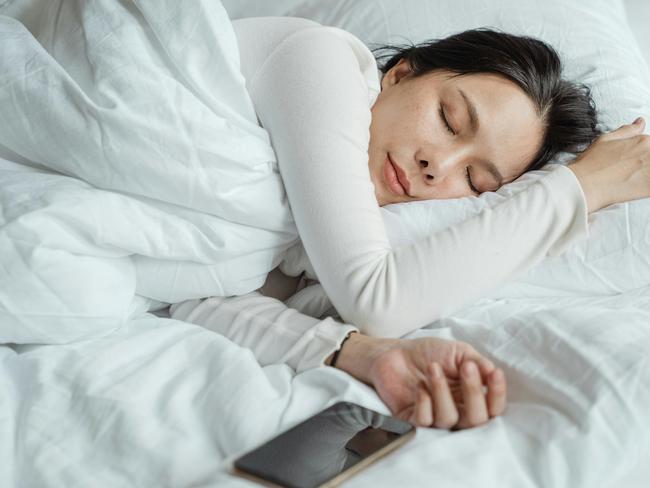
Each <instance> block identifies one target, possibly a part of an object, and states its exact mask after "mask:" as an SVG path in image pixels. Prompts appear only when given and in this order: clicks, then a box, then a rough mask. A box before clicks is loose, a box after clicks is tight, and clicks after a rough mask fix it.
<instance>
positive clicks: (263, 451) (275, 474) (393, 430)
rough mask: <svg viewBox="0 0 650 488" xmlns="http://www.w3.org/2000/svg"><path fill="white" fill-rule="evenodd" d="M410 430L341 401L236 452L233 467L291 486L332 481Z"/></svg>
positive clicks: (411, 429) (388, 447)
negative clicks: (251, 447)
mask: <svg viewBox="0 0 650 488" xmlns="http://www.w3.org/2000/svg"><path fill="white" fill-rule="evenodd" d="M413 432H414V427H413V426H412V425H411V424H409V423H407V422H404V421H402V420H400V419H398V418H395V417H389V416H387V415H382V414H380V413H377V412H375V411H373V410H369V409H367V408H365V407H362V406H360V405H356V404H354V403H349V402H340V403H336V404H335V405H332V406H331V407H329V408H327V409H326V410H323V411H322V412H320V413H318V414H316V415H314V416H313V417H311V418H309V419H307V420H305V421H304V422H302V423H300V424H298V425H296V426H295V427H293V428H292V429H290V430H288V431H286V432H284V433H282V434H280V435H278V436H277V437H274V438H273V439H271V440H270V441H268V442H267V443H266V444H263V445H262V446H260V447H258V448H257V449H255V450H253V451H251V452H249V453H248V454H245V455H244V456H242V457H240V458H239V459H237V460H236V461H235V467H236V468H237V469H239V470H241V471H244V472H246V473H249V474H252V475H254V476H255V477H258V478H262V479H265V480H268V481H271V482H273V483H276V484H279V485H283V486H287V487H290V488H294V487H296V488H298V487H300V488H310V487H318V486H322V485H323V484H324V483H327V482H328V481H329V482H331V483H332V484H334V483H335V481H336V479H337V478H340V480H341V481H342V480H343V479H344V478H345V477H347V476H344V474H352V473H353V472H356V471H358V470H359V469H361V468H362V467H363V466H365V465H367V464H370V463H371V462H372V461H374V459H376V458H378V457H380V456H381V455H383V454H384V453H386V452H389V451H390V450H392V449H393V448H395V447H397V446H398V445H400V444H401V443H402V442H403V441H404V440H406V439H407V438H408V437H410V434H412V433H413ZM328 484H329V483H328Z"/></svg>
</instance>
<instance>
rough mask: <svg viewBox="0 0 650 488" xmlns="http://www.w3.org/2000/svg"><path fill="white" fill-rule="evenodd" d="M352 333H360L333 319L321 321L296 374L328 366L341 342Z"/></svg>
mask: <svg viewBox="0 0 650 488" xmlns="http://www.w3.org/2000/svg"><path fill="white" fill-rule="evenodd" d="M350 332H359V329H358V328H356V327H354V326H353V325H349V324H342V323H340V322H337V321H335V320H334V319H332V318H326V319H323V320H321V321H320V323H319V324H318V325H317V326H316V328H315V330H314V335H313V337H312V339H311V341H310V342H309V346H308V347H307V350H306V351H305V354H304V355H303V357H302V359H301V361H300V362H299V363H298V365H297V367H296V373H301V372H302V371H306V370H308V369H312V368H317V367H319V366H326V364H325V360H326V359H327V358H328V357H330V355H331V354H332V353H333V352H334V351H336V350H338V349H339V348H340V347H341V342H343V339H345V338H346V337H347V335H348V334H349V333H350Z"/></svg>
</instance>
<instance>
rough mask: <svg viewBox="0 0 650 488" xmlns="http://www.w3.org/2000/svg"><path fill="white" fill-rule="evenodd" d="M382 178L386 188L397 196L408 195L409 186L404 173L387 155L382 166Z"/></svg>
mask: <svg viewBox="0 0 650 488" xmlns="http://www.w3.org/2000/svg"><path fill="white" fill-rule="evenodd" d="M384 178H385V180H386V183H387V185H388V187H389V188H390V189H391V190H392V191H393V193H396V194H397V195H409V191H410V189H411V184H410V182H409V180H408V178H407V176H406V173H405V172H404V170H402V168H400V167H399V166H398V165H397V164H395V162H394V161H393V159H392V158H391V157H390V154H388V157H387V159H386V164H385V165H384Z"/></svg>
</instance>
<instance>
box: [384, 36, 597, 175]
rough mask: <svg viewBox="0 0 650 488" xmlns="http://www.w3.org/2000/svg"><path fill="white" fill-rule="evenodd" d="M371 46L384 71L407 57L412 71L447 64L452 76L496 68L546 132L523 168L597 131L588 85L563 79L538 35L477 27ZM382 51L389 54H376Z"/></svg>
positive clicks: (577, 146) (573, 148) (576, 146)
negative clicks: (525, 100)
mask: <svg viewBox="0 0 650 488" xmlns="http://www.w3.org/2000/svg"><path fill="white" fill-rule="evenodd" d="M373 51H374V52H375V56H376V57H377V61H378V62H379V64H380V70H381V71H382V72H383V73H386V72H387V71H388V70H390V69H391V68H392V67H393V66H395V65H396V64H397V63H398V62H399V61H400V60H401V59H406V60H407V61H408V62H409V64H410V66H411V70H412V71H413V74H414V75H415V76H419V75H423V74H425V73H429V72H431V71H434V70H447V71H451V72H453V73H456V76H460V75H464V74H470V73H496V74H499V75H502V76H505V77H506V78H508V79H510V80H512V81H514V82H515V83H516V84H517V85H519V86H520V87H521V88H522V89H523V90H524V92H525V93H526V94H527V95H528V96H529V97H530V99H531V100H532V101H533V102H534V103H535V106H536V107H537V111H538V114H539V116H540V118H541V120H542V123H543V124H544V132H545V133H544V139H543V142H542V145H541V147H540V149H539V151H538V152H537V154H536V155H535V157H534V158H533V161H532V163H530V164H529V165H528V167H527V168H526V170H525V171H530V170H534V169H539V168H541V167H542V166H544V165H545V164H546V163H547V162H549V161H550V160H551V159H552V158H553V157H554V156H555V155H556V154H557V153H558V152H560V151H566V152H572V153H577V152H580V151H582V150H584V148H585V146H586V145H588V144H590V143H591V142H592V141H593V140H594V138H596V137H597V136H598V135H599V134H600V133H601V132H600V130H598V129H597V128H596V125H597V123H598V121H597V115H596V106H595V103H594V101H593V99H592V97H591V90H590V89H589V87H588V86H587V85H584V84H579V83H574V82H571V81H568V80H565V79H562V63H561V61H560V57H559V56H558V54H557V52H556V51H555V49H553V48H552V47H551V46H550V45H548V44H546V43H545V42H543V41H540V40H539V39H535V38H532V37H526V36H516V35H512V34H507V33H505V32H500V31H497V30H494V29H489V28H480V29H472V30H467V31H464V32H460V33H458V34H454V35H451V36H449V37H446V38H444V39H434V40H430V41H427V42H424V43H421V44H417V45H414V44H410V45H406V46H381V47H378V48H375V49H374V50H373ZM386 51H387V52H388V54H379V55H377V52H380V53H381V52H386ZM386 58H388V60H387V61H386V62H385V63H383V64H381V60H383V59H386Z"/></svg>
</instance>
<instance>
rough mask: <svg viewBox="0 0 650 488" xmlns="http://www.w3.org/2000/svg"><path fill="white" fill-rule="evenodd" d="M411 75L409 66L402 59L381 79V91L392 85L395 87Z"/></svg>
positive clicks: (406, 61)
mask: <svg viewBox="0 0 650 488" xmlns="http://www.w3.org/2000/svg"><path fill="white" fill-rule="evenodd" d="M411 73H412V71H411V64H410V63H409V62H408V60H406V59H404V58H402V59H400V60H399V61H398V62H397V64H396V65H395V66H393V67H392V68H391V69H389V70H388V71H387V72H386V74H385V75H384V76H383V78H382V79H381V89H382V90H384V89H386V88H388V87H389V86H392V85H397V84H398V83H399V82H400V81H401V80H402V79H403V78H405V77H407V76H408V75H410V74H411Z"/></svg>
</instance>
